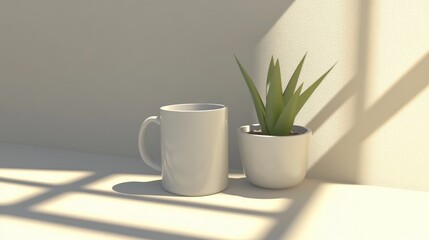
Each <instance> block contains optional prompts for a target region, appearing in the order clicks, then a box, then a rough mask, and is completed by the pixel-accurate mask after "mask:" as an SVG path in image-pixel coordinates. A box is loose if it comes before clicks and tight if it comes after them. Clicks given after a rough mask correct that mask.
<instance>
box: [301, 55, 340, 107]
mask: <svg viewBox="0 0 429 240" xmlns="http://www.w3.org/2000/svg"><path fill="white" fill-rule="evenodd" d="M336 64H337V63H335V64H334V65H332V67H331V68H330V69H329V70H328V71H327V72H326V73H325V74H323V75H322V76H321V77H320V78H319V79H317V81H315V82H314V83H313V84H312V85H311V86H310V87H308V88H307V90H305V91H304V92H303V93H302V94H301V96H299V99H298V105H297V108H296V114H298V112H299V111H300V110H301V108H302V107H303V106H304V104H305V103H306V102H307V100H308V99H309V98H310V96H311V95H312V94H313V92H314V91H315V90H316V88H317V87H318V86H319V85H320V83H322V81H323V79H325V77H326V76H327V75H328V74H329V72H330V71H331V70H332V69H333V68H334V67H335V65H336Z"/></svg>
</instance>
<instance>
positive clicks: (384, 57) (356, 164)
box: [254, 0, 429, 190]
mask: <svg viewBox="0 0 429 240" xmlns="http://www.w3.org/2000/svg"><path fill="white" fill-rule="evenodd" d="M303 13H305V14H303ZM427 26H429V3H428V2H427V1H411V2H403V1H387V0H386V1H320V2H318V3H317V4H315V3H314V1H309V0H298V1H295V2H294V3H293V4H292V5H291V6H290V7H289V9H288V10H287V11H286V12H285V13H284V15H283V16H282V17H281V18H280V19H279V21H278V22H277V23H276V24H275V25H274V26H273V28H272V29H271V30H270V31H269V32H268V33H267V34H266V35H265V36H264V38H263V39H262V40H261V41H260V42H259V43H258V44H257V47H256V48H255V57H254V59H255V60H256V61H255V71H256V75H257V79H258V80H259V87H260V88H262V87H263V84H264V81H265V74H266V70H267V66H268V61H269V57H270V56H271V55H275V56H277V57H279V58H280V60H281V63H282V64H283V65H282V67H283V69H282V73H283V76H284V77H285V79H289V77H290V75H291V72H292V71H293V69H294V68H295V67H296V65H297V64H298V63H299V61H300V59H301V58H302V56H303V55H304V53H305V52H308V56H307V59H306V64H305V65H304V68H303V72H302V80H304V81H305V82H308V83H307V84H306V85H304V88H305V86H309V84H311V83H312V82H313V81H315V80H316V79H317V77H319V76H320V75H322V74H323V73H324V71H326V70H327V69H328V68H329V67H330V66H331V65H332V64H333V63H335V62H337V61H338V64H337V66H336V67H335V69H334V71H333V72H332V74H330V76H329V77H328V78H327V79H326V81H325V82H323V83H322V85H321V86H320V88H319V89H317V90H316V92H315V93H314V95H313V96H312V98H311V99H310V100H309V102H308V104H307V105H306V106H305V107H304V108H303V110H302V112H301V113H300V115H299V117H298V119H297V123H298V124H303V125H308V126H309V127H310V128H312V129H313V131H314V138H313V143H312V151H311V159H310V166H309V176H312V177H318V178H324V179H329V180H334V181H343V182H356V183H364V184H375V185H383V186H392V187H401V188H410V189H419V190H429V174H428V173H429V148H428V147H427V146H428V144H429V129H428V128H427V123H428V122H429V107H428V103H429V88H428V84H429V32H428V31H427Z"/></svg>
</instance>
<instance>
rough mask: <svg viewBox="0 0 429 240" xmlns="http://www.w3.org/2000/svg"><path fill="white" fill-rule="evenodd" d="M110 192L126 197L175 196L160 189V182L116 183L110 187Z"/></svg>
mask: <svg viewBox="0 0 429 240" xmlns="http://www.w3.org/2000/svg"><path fill="white" fill-rule="evenodd" d="M112 190H113V191H115V192H117V193H121V194H128V195H152V196H175V195H174V194H172V193H169V192H167V191H165V190H164V189H163V188H162V184H161V180H154V181H148V182H136V181H132V182H123V183H118V184H116V185H114V186H113V187H112Z"/></svg>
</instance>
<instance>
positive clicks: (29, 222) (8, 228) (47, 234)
mask: <svg viewBox="0 0 429 240" xmlns="http://www.w3.org/2000/svg"><path fill="white" fill-rule="evenodd" d="M0 223H1V228H0V239H61V240H76V239H79V240H83V239H88V240H89V239H91V240H97V239H100V240H109V239H112V240H114V239H121V240H131V239H137V238H131V237H127V236H123V235H117V234H111V233H106V232H99V231H95V230H89V229H84V228H77V227H72V226H67V225H62V224H56V223H50V222H43V221H37V220H34V219H27V218H20V217H15V216H1V215H0Z"/></svg>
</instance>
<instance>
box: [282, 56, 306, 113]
mask: <svg viewBox="0 0 429 240" xmlns="http://www.w3.org/2000/svg"><path fill="white" fill-rule="evenodd" d="M306 56H307V53H306V54H305V55H304V57H303V58H302V60H301V62H300V63H299V64H298V66H297V67H296V69H295V71H294V73H293V74H292V77H291V78H290V80H289V82H288V84H287V86H286V89H285V91H284V93H283V105H285V106H286V104H287V103H288V101H289V100H290V98H291V97H292V96H293V94H294V92H295V88H296V85H297V83H298V79H299V75H300V74H301V69H302V66H303V65H304V60H305V57H306Z"/></svg>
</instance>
